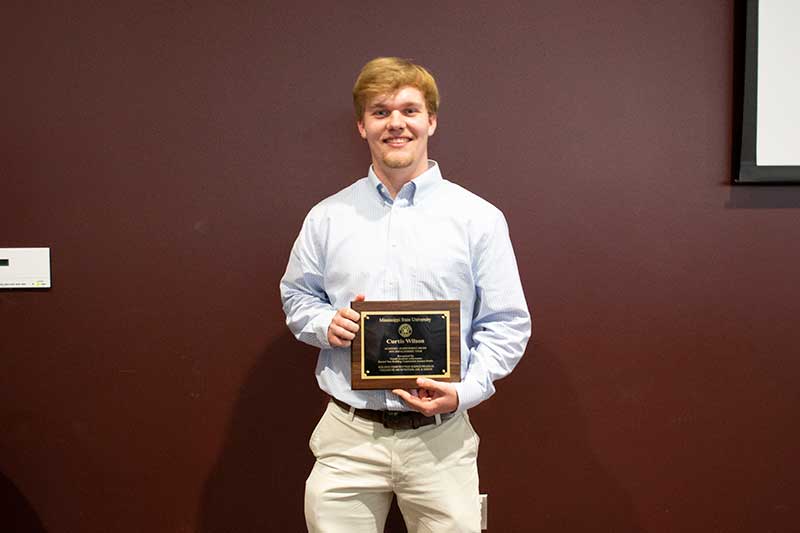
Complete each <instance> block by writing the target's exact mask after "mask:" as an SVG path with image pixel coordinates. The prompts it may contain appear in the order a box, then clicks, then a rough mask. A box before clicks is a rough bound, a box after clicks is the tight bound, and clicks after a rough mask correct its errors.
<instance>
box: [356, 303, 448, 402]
mask: <svg viewBox="0 0 800 533" xmlns="http://www.w3.org/2000/svg"><path fill="white" fill-rule="evenodd" d="M352 308H353V309H355V310H356V311H359V313H360V314H361V318H360V322H359V325H360V330H359V333H358V334H357V335H356V339H355V340H354V341H353V348H352V365H351V370H352V380H351V383H352V386H353V389H392V388H415V387H416V381H415V380H416V378H417V377H427V378H431V379H437V380H439V381H459V380H460V368H461V367H460V358H459V354H460V322H459V310H460V306H459V302H458V301H453V300H447V301H416V302H410V301H396V302H353V303H352Z"/></svg>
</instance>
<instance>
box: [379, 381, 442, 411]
mask: <svg viewBox="0 0 800 533" xmlns="http://www.w3.org/2000/svg"><path fill="white" fill-rule="evenodd" d="M417 387H419V388H418V389H417V391H416V392H417V394H412V393H411V392H410V391H407V390H403V389H394V390H393V391H392V392H393V393H394V394H396V395H398V396H400V397H401V398H402V399H403V401H405V402H406V404H407V405H408V406H409V407H411V408H412V409H414V410H416V411H419V412H420V413H422V414H423V415H425V416H433V415H438V414H442V413H452V412H453V411H455V410H456V409H457V408H458V392H457V391H456V387H455V385H453V384H452V383H443V382H441V381H434V380H432V379H425V378H417Z"/></svg>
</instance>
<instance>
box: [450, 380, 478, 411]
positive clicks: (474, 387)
mask: <svg viewBox="0 0 800 533" xmlns="http://www.w3.org/2000/svg"><path fill="white" fill-rule="evenodd" d="M453 385H455V387H456V392H457V393H458V408H457V409H456V413H463V412H464V411H466V410H467V409H471V408H473V407H475V406H476V405H478V404H479V403H481V402H482V401H483V400H485V399H486V398H484V397H483V391H482V390H481V386H480V385H479V384H478V383H476V382H475V381H466V380H465V381H460V382H457V383H453Z"/></svg>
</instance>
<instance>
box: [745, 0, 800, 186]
mask: <svg viewBox="0 0 800 533" xmlns="http://www.w3.org/2000/svg"><path fill="white" fill-rule="evenodd" d="M743 104H744V106H743V113H742V145H741V153H740V166H739V174H738V178H737V179H736V181H737V182H740V183H748V182H761V183H763V182H775V183H788V182H796V183H800V0H747V29H746V43H745V73H744V101H743Z"/></svg>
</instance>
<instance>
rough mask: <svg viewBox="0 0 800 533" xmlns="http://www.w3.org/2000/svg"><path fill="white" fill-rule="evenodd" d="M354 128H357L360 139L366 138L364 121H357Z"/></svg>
mask: <svg viewBox="0 0 800 533" xmlns="http://www.w3.org/2000/svg"><path fill="white" fill-rule="evenodd" d="M356 126H358V133H360V134H361V138H362V139H366V138H367V130H366V129H365V128H364V121H363V120H359V121H357V122H356Z"/></svg>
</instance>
